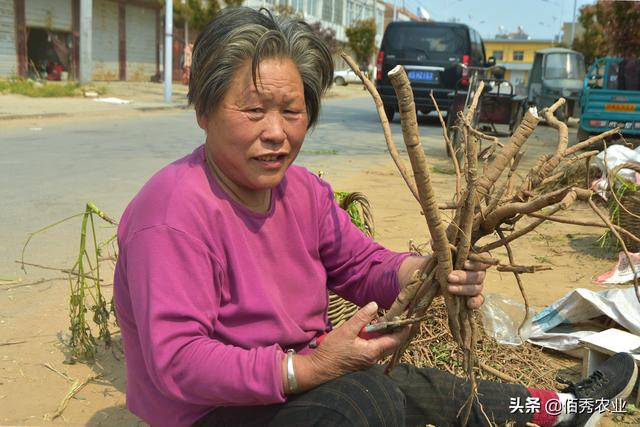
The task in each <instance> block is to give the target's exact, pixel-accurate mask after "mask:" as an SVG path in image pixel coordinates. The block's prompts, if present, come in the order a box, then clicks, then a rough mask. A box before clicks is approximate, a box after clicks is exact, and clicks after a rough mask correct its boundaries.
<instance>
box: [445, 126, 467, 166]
mask: <svg viewBox="0 0 640 427" xmlns="http://www.w3.org/2000/svg"><path fill="white" fill-rule="evenodd" d="M448 132H449V139H450V140H451V145H453V151H454V152H455V153H456V158H457V159H458V163H459V164H460V166H462V164H463V162H464V158H463V157H464V153H463V150H462V143H463V142H464V141H463V138H464V134H463V133H462V131H461V130H460V128H459V127H458V125H457V124H456V125H454V126H451V127H450V128H449V129H448ZM444 149H445V151H446V152H447V157H449V158H451V152H450V151H449V146H448V145H447V143H446V142H445V143H444Z"/></svg>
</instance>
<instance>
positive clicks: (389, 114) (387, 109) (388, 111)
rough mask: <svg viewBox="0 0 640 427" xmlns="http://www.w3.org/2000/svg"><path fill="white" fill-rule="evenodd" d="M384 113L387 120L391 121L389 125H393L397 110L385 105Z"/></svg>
mask: <svg viewBox="0 0 640 427" xmlns="http://www.w3.org/2000/svg"><path fill="white" fill-rule="evenodd" d="M384 113H385V114H386V115H387V120H389V123H391V121H392V120H393V116H394V115H395V114H396V108H395V107H394V106H392V105H385V106H384Z"/></svg>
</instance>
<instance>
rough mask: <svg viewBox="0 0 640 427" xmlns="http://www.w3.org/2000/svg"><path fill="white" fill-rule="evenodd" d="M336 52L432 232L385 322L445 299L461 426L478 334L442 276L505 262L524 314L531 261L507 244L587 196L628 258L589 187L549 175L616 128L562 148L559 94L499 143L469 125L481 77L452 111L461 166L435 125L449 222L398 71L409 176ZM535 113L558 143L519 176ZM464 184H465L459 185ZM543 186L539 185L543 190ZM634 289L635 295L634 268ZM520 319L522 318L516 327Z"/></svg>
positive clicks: (395, 79)
mask: <svg viewBox="0 0 640 427" xmlns="http://www.w3.org/2000/svg"><path fill="white" fill-rule="evenodd" d="M343 58H344V59H345V61H347V63H348V64H349V65H350V66H351V68H352V69H353V70H354V71H355V72H356V74H358V75H359V76H360V79H361V80H362V81H363V83H364V84H365V87H366V88H367V90H368V91H369V92H370V93H371V95H372V97H373V99H374V102H375V104H376V107H377V111H378V114H379V116H380V121H381V123H382V127H383V130H384V136H385V141H386V144H387V147H388V149H389V153H390V154H391V156H392V158H393V160H394V162H395V164H396V165H397V167H398V169H399V171H400V174H401V175H402V177H403V179H404V180H405V182H406V183H407V186H408V187H409V190H410V191H411V193H412V194H413V195H414V197H415V198H416V200H417V202H418V204H419V207H420V209H421V211H422V213H423V214H424V217H425V220H426V222H427V228H428V230H429V234H430V236H431V247H432V249H433V257H432V258H431V260H430V261H429V262H428V263H427V264H426V265H425V266H424V267H423V269H422V270H421V271H418V272H417V273H416V275H415V277H416V280H415V281H414V282H413V283H411V284H410V285H409V286H406V287H405V288H403V290H402V291H401V293H400V295H399V296H398V298H397V299H396V301H395V302H394V304H393V306H392V307H391V309H390V310H389V311H388V312H387V313H386V314H385V320H393V319H394V318H396V317H398V316H400V315H401V314H403V313H406V316H408V317H422V316H424V315H425V313H426V312H427V310H428V309H429V307H430V306H431V303H432V302H433V299H434V298H435V297H436V296H437V295H438V294H441V295H442V296H443V298H444V302H445V308H446V312H447V319H448V325H449V330H450V332H451V335H452V337H453V341H454V342H455V343H456V344H457V346H458V348H459V349H460V352H461V353H462V356H463V357H462V363H461V366H462V368H463V371H464V372H465V374H466V376H467V378H468V379H469V381H470V383H471V390H472V393H471V396H469V399H468V401H467V404H466V405H465V407H464V408H462V411H461V415H462V420H463V424H466V421H467V420H468V416H469V413H470V411H471V405H472V403H473V400H474V399H477V390H476V382H475V375H474V367H476V366H478V360H477V341H478V338H479V333H478V328H477V323H476V321H475V320H474V317H475V313H474V312H473V310H470V309H468V308H467V304H466V303H467V301H466V299H467V298H466V297H461V296H454V295H451V294H449V293H448V292H447V290H446V286H447V277H448V275H449V273H450V272H451V271H452V270H454V269H462V268H463V266H464V263H465V261H467V260H468V259H469V260H476V261H477V260H481V261H485V260H486V263H487V264H492V265H500V266H503V268H504V270H503V271H511V272H513V274H514V276H515V279H516V282H517V283H518V286H519V288H520V291H521V293H522V295H523V298H524V301H525V306H526V309H525V313H529V310H528V301H527V298H526V296H525V294H524V287H523V285H522V281H521V277H520V275H521V274H522V273H526V272H535V271H536V267H535V266H519V267H516V264H515V259H514V258H515V257H514V254H513V251H512V250H511V247H510V242H512V241H514V240H515V239H517V238H519V237H522V236H524V235H525V234H526V233H528V232H530V231H532V230H534V229H535V228H536V227H537V226H539V225H540V224H542V223H543V222H544V221H547V220H552V219H553V215H554V214H555V213H557V212H558V211H559V210H565V209H568V208H569V207H570V206H571V205H572V204H573V203H574V202H576V201H581V202H585V203H587V204H588V205H589V206H590V207H591V208H592V209H593V210H594V212H595V213H596V214H597V215H598V217H600V219H601V221H602V223H603V224H604V225H605V226H606V227H608V228H609V229H610V230H611V232H612V234H613V235H614V236H615V237H616V238H617V239H618V240H619V241H620V243H621V246H622V248H623V251H624V252H625V253H626V254H627V256H628V257H629V254H628V251H627V249H626V247H625V246H624V242H623V241H622V239H621V237H620V233H619V231H618V230H619V229H620V227H614V226H613V224H611V222H610V221H609V219H608V216H607V215H606V214H603V213H602V212H600V210H599V208H598V207H597V206H596V205H595V204H594V203H593V201H592V200H591V197H592V195H593V193H592V192H591V191H590V190H588V189H586V188H583V187H582V186H579V185H564V186H555V185H553V184H554V182H555V181H557V180H560V179H561V178H562V174H558V173H556V169H557V168H558V166H559V165H560V164H561V163H563V162H565V163H566V162H571V161H579V160H580V158H585V157H589V156H585V155H583V154H578V151H579V150H584V149H588V148H589V147H590V146H591V145H593V144H595V143H597V142H600V141H602V140H603V139H605V138H607V137H609V136H612V135H615V134H617V133H618V131H619V129H617V128H616V129H612V130H609V131H607V132H604V133H603V134H600V135H597V136H594V137H591V138H589V139H588V140H586V141H583V142H581V143H579V144H576V145H574V146H572V147H568V141H569V138H568V129H567V126H566V124H564V123H562V122H560V121H558V120H557V119H556V118H555V116H554V112H555V111H556V110H557V109H558V108H560V107H561V106H562V105H563V104H564V103H565V100H564V99H562V98H561V99H559V100H558V101H557V102H556V103H555V104H554V105H552V106H551V107H549V108H546V109H544V110H542V111H541V112H540V114H538V112H537V111H536V109H535V108H530V109H529V110H528V111H527V112H526V113H525V115H524V117H523V119H522V121H521V123H520V125H519V126H518V128H517V129H516V130H515V132H514V133H513V134H512V135H511V137H510V138H509V139H508V141H506V142H500V141H499V140H498V139H497V138H494V137H489V136H486V135H483V134H482V133H481V132H480V131H478V130H477V129H474V128H473V127H472V126H471V123H472V122H473V117H474V114H475V111H476V108H477V105H478V102H479V99H480V95H481V94H482V92H483V82H480V84H479V87H478V88H477V90H475V92H474V94H473V98H472V102H471V104H470V107H469V108H468V110H467V111H465V112H464V113H460V114H459V117H458V118H457V126H458V128H459V129H460V130H461V132H462V144H461V147H460V149H461V150H462V153H461V154H462V156H459V157H460V158H462V159H464V164H463V165H462V166H461V165H460V164H458V161H457V159H456V155H455V154H456V153H455V152H454V151H455V150H454V148H453V145H452V143H451V141H450V140H449V137H448V134H447V131H446V129H443V137H444V139H445V142H446V143H447V146H448V147H449V151H450V152H451V154H452V156H451V158H452V161H453V162H454V167H455V170H456V192H455V195H454V197H453V200H452V202H451V203H448V204H446V206H444V207H445V208H447V209H451V210H452V211H453V219H452V220H451V221H450V222H449V223H447V222H446V221H445V220H444V216H443V215H442V213H441V210H440V208H442V207H443V206H439V205H438V203H437V202H436V194H435V192H434V190H433V186H432V184H431V179H430V174H429V168H428V165H427V159H426V155H425V151H424V148H423V147H422V144H421V143H420V138H419V131H418V125H417V117H416V108H415V104H414V100H413V91H412V89H411V85H410V83H409V79H408V77H407V75H406V73H405V70H404V68H402V67H401V66H397V67H395V68H394V69H392V70H391V71H390V72H389V73H388V76H389V79H390V81H391V84H392V85H393V87H394V90H395V92H396V95H397V99H398V107H399V111H400V121H401V126H402V136H403V139H404V143H405V145H406V148H407V153H408V156H409V160H410V164H411V168H412V170H413V179H412V178H411V176H409V173H408V172H407V169H406V167H405V166H404V163H403V160H402V159H401V158H400V156H399V155H398V150H397V149H396V148H395V145H394V143H393V139H392V133H391V130H390V127H389V121H388V120H387V117H386V115H385V113H384V107H383V104H382V100H381V99H380V96H379V94H378V93H377V91H376V89H375V86H374V85H373V84H372V83H371V82H370V81H369V80H368V79H367V78H366V76H364V75H362V73H361V72H360V71H359V69H358V67H357V66H356V64H355V63H354V62H353V60H352V59H351V58H349V57H348V56H347V55H345V54H343ZM438 113H439V110H438ZM542 118H544V119H545V120H546V122H547V123H548V124H549V125H550V126H551V127H552V128H554V129H555V130H556V131H557V133H558V144H557V147H556V149H555V151H554V152H552V153H549V154H546V155H544V156H541V157H540V158H539V159H538V160H537V162H536V163H535V165H534V166H533V167H532V168H531V169H530V170H529V171H528V172H527V173H526V174H522V175H521V174H518V173H517V171H518V166H519V162H520V159H521V157H522V153H523V151H522V150H523V146H524V144H525V143H526V142H527V140H528V138H529V137H530V136H531V134H532V133H533V132H534V130H535V128H536V127H537V125H538V123H539V122H540V121H541V120H542ZM440 120H441V123H444V121H443V120H442V117H440ZM443 128H444V126H443ZM480 139H482V140H488V141H491V145H490V146H489V148H488V149H487V150H483V151H482V152H479V141H480ZM576 158H577V159H576ZM463 182H464V185H462V184H463ZM543 188H544V189H545V190H542V189H543ZM550 188H552V189H550ZM543 210H544V211H543ZM534 214H544V216H541V217H538V218H537V220H536V221H534V222H532V223H531V224H529V225H527V226H526V227H523V228H520V229H518V228H517V227H516V226H517V223H518V221H519V220H520V219H521V218H523V217H525V216H527V215H534ZM623 233H629V231H628V230H625V231H624V232H623ZM494 236H496V237H497V238H495V237H494ZM490 237H494V239H493V240H492V241H489V242H488V243H485V244H483V245H480V244H479V241H480V240H481V239H484V238H487V239H489V238H490ZM498 247H504V248H505V249H506V250H507V254H508V258H509V260H508V263H503V262H501V261H500V260H494V259H493V258H491V257H489V256H488V255H486V254H483V252H486V251H488V250H491V249H495V248H498ZM634 273H635V271H634ZM634 287H635V291H636V296H637V298H638V300H639V301H640V291H639V290H638V278H637V275H636V279H635V281H634ZM526 320H527V319H526V318H525V319H524V320H523V322H522V324H524V323H525V321H526ZM522 324H521V326H522ZM420 328H421V326H420V323H415V324H414V325H413V326H412V328H411V335H410V337H411V338H410V339H409V341H408V342H407V343H406V344H405V345H404V346H402V348H400V349H398V350H397V351H396V353H395V354H394V355H393V356H392V358H391V360H390V362H389V364H388V366H387V371H390V370H391V369H393V367H394V366H395V364H397V363H398V362H399V361H400V360H401V358H402V356H403V354H404V353H405V351H406V350H407V348H408V346H409V344H410V342H411V340H412V339H413V338H414V337H415V336H416V335H417V334H418V332H419V331H420Z"/></svg>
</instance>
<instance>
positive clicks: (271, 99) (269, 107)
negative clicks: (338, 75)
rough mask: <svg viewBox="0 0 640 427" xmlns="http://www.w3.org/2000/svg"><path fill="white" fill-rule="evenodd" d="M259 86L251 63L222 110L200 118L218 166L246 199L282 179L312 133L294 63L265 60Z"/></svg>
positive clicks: (245, 66) (240, 71) (241, 70)
mask: <svg viewBox="0 0 640 427" xmlns="http://www.w3.org/2000/svg"><path fill="white" fill-rule="evenodd" d="M257 86H258V87H257V89H256V87H255V86H254V84H253V80H252V78H251V61H246V62H245V63H244V64H243V65H242V66H241V67H240V68H239V69H238V70H237V71H236V73H235V75H234V77H233V81H232V82H231V85H230V87H229V89H228V90H227V93H226V95H225V97H224V99H223V100H222V102H221V103H220V104H219V106H218V107H217V108H216V109H215V110H214V111H212V112H211V113H209V114H208V115H206V116H199V117H198V124H199V125H200V127H201V128H202V129H204V130H205V131H206V133H207V141H206V145H207V149H208V150H209V153H210V155H211V158H212V159H213V162H214V164H215V165H216V167H217V168H218V169H219V171H220V172H222V174H223V175H224V176H225V178H227V181H230V182H228V183H227V184H229V185H230V186H231V187H232V190H233V191H234V192H236V193H237V194H238V195H239V196H241V197H243V198H255V197H258V196H260V195H263V194H264V193H265V192H266V191H268V190H270V189H271V188H273V187H275V186H276V185H278V184H279V183H280V181H282V178H283V177H284V173H285V171H286V170H287V168H288V167H289V165H291V163H293V161H294V160H295V158H296V156H297V155H298V152H299V151H300V147H301V146H302V142H303V140H304V136H305V134H306V132H307V111H306V105H305V102H304V88H303V85H302V78H301V77H300V73H299V72H298V68H297V67H296V65H295V64H294V63H293V61H291V60H290V59H288V58H272V59H265V60H263V61H262V62H261V63H260V65H259V67H258V73H257Z"/></svg>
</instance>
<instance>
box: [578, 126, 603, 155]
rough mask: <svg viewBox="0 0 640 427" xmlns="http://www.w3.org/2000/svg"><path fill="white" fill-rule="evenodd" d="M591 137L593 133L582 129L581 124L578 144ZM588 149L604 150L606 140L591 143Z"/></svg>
mask: <svg viewBox="0 0 640 427" xmlns="http://www.w3.org/2000/svg"><path fill="white" fill-rule="evenodd" d="M590 137H591V133H589V132H587V131H586V130H584V129H582V128H581V127H580V125H578V132H577V135H576V144H577V143H579V142H582V141H586V140H587V139H589V138H590ZM586 150H604V142H603V141H599V142H596V143H595V144H591V145H590V146H589V147H588V148H586Z"/></svg>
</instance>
